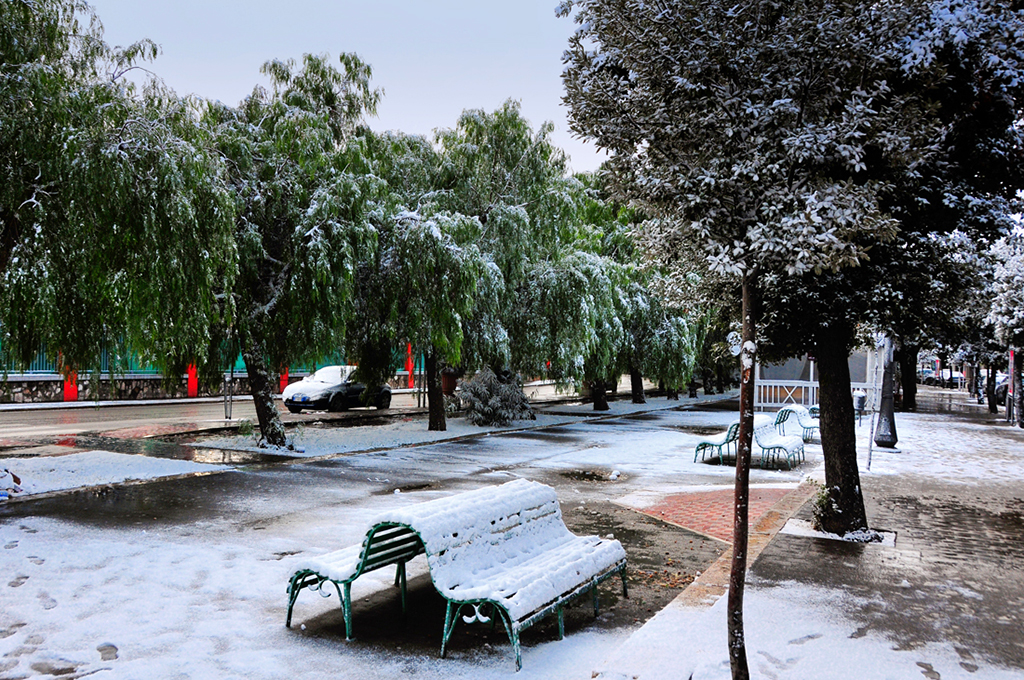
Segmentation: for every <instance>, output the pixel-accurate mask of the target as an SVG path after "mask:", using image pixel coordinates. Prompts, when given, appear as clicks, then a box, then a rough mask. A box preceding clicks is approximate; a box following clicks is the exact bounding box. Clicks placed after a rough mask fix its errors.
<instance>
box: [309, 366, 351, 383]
mask: <svg viewBox="0 0 1024 680" xmlns="http://www.w3.org/2000/svg"><path fill="white" fill-rule="evenodd" d="M353 368H354V367H353V366H324V367H323V368H321V369H320V370H319V371H317V372H316V373H314V374H313V375H311V376H309V379H310V380H315V381H317V382H322V383H328V384H330V385H340V384H341V383H343V382H345V380H346V379H348V376H349V375H350V374H351V373H352V369H353Z"/></svg>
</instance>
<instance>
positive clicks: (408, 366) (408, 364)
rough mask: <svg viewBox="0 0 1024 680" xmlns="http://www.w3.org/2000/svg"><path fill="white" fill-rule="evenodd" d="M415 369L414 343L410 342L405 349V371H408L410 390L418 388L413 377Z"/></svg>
mask: <svg viewBox="0 0 1024 680" xmlns="http://www.w3.org/2000/svg"><path fill="white" fill-rule="evenodd" d="M413 369H414V365H413V363H412V343H411V342H410V343H407V345H406V349H405V371H406V373H408V374H409V389H410V390H411V389H412V388H414V387H416V383H415V381H414V380H413V377H412V373H413Z"/></svg>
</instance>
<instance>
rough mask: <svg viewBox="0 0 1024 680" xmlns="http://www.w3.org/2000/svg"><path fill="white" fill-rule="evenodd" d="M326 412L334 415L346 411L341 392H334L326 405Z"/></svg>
mask: <svg viewBox="0 0 1024 680" xmlns="http://www.w3.org/2000/svg"><path fill="white" fill-rule="evenodd" d="M327 410H328V411H332V412H334V413H337V412H338V411H346V410H348V403H347V402H346V401H345V395H344V394H342V393H341V392H335V393H334V395H333V396H332V397H331V401H330V403H328V404H327Z"/></svg>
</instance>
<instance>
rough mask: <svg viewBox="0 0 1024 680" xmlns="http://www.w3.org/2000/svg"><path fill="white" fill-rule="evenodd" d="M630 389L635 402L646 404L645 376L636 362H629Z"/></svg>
mask: <svg viewBox="0 0 1024 680" xmlns="http://www.w3.org/2000/svg"><path fill="white" fill-rule="evenodd" d="M629 390H630V392H631V393H632V395H633V403H634V404H646V403H647V395H645V394H644V378H643V376H642V375H640V369H639V368H637V367H636V363H635V362H632V361H631V362H629Z"/></svg>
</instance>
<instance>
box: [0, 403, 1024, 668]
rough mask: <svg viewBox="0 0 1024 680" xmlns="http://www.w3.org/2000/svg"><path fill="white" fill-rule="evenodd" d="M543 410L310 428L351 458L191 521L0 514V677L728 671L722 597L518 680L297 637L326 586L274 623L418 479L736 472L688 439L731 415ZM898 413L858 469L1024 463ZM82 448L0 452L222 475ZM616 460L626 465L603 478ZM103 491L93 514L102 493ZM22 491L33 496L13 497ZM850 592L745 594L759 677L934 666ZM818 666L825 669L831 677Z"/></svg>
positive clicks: (281, 475)
mask: <svg viewBox="0 0 1024 680" xmlns="http://www.w3.org/2000/svg"><path fill="white" fill-rule="evenodd" d="M615 404H621V403H620V402H615ZM675 405H677V403H673V404H670V405H667V406H666V407H668V408H670V407H672V406H675ZM655 406H658V404H655ZM613 407H614V405H613ZM622 407H623V408H626V407H627V406H626V405H624V404H623V405H622ZM628 408H630V409H632V407H631V406H628ZM663 408H664V407H663ZM542 417H543V418H552V419H555V418H558V419H561V421H562V422H564V421H565V420H566V419H567V418H569V419H570V421H569V422H568V424H565V425H562V426H557V427H556V426H554V421H552V422H547V421H544V420H542V421H540V423H535V424H534V425H537V424H539V425H542V426H545V427H543V429H542V430H533V431H529V432H520V433H512V434H509V435H505V436H500V437H498V436H487V437H483V438H482V439H469V440H460V441H458V442H450V443H446V444H434V445H424V446H415V447H408V446H403V447H400V448H389V442H390V445H395V444H402V445H405V444H413V443H417V444H419V443H424V442H425V441H426V440H425V438H424V437H425V433H426V430H425V425H424V423H423V422H422V421H418V422H416V421H412V422H410V423H398V424H396V426H395V427H394V428H391V429H390V430H388V431H387V432H388V433H390V434H385V432H384V431H383V430H380V429H376V431H375V432H374V433H372V434H371V433H365V434H364V433H358V432H354V430H357V429H358V428H345V429H340V428H339V429H336V430H328V429H324V430H322V431H313V428H307V429H306V430H305V432H303V433H302V434H301V437H302V438H305V439H304V443H305V448H306V450H307V451H306V453H307V455H311V456H330V455H335V454H338V453H346V455H344V456H342V457H339V458H337V459H334V460H325V461H320V462H317V463H314V464H313V465H315V466H316V467H315V468H313V467H306V466H308V465H310V464H309V463H308V462H307V463H300V464H298V465H292V466H283V467H278V468H271V469H261V470H256V471H248V470H241V471H239V472H237V473H234V475H232V477H238V478H239V479H241V478H256V479H257V480H259V482H260V485H261V487H260V488H265V489H266V492H265V493H266V496H265V497H262V498H261V497H255V498H251V499H246V500H244V501H238V500H236V499H234V498H232V499H231V500H230V501H225V502H224V504H222V505H213V506H212V507H213V509H212V510H211V511H210V512H208V513H206V514H201V513H200V514H197V515H195V516H194V517H192V516H190V517H192V519H190V520H189V521H168V520H165V519H163V517H162V516H161V519H160V520H159V521H157V520H156V518H154V520H153V521H152V522H148V521H144V520H146V519H148V518H146V517H145V513H146V505H145V503H141V502H140V504H139V505H140V507H138V508H134V509H133V510H134V513H135V514H133V515H132V517H133V518H135V519H134V520H133V521H131V522H122V523H120V524H117V523H113V522H110V521H99V520H96V519H95V518H94V517H93V515H89V516H88V517H86V516H83V517H81V518H76V517H75V516H74V513H68V515H67V516H61V517H54V516H42V515H38V516H37V515H35V514H31V513H30V514H25V513H21V515H22V516H17V517H15V516H9V515H5V514H0V574H3V577H2V582H0V679H3V678H23V677H33V676H46V675H51V676H52V675H61V676H63V677H83V676H85V675H90V674H96V675H97V677H114V678H147V679H149V678H235V677H238V678H243V677H244V678H281V677H288V678H311V679H314V678H316V679H319V678H360V679H362V678H371V679H372V678H393V677H397V676H400V675H406V674H407V675H411V676H415V677H419V678H460V677H473V678H498V677H503V678H504V677H516V678H519V679H522V680H527V679H533V678H550V679H562V678H565V679H569V680H572V679H576V678H579V679H580V680H583V679H586V678H591V676H592V673H593V671H594V670H596V669H601V670H604V671H605V675H604V676H603V677H609V678H619V677H622V678H627V677H628V678H632V677H634V676H638V677H639V678H641V680H648V679H649V678H686V677H687V676H688V673H690V672H691V671H696V673H695V674H694V676H693V677H694V678H701V679H718V678H727V677H728V663H727V657H726V647H725V640H726V637H725V621H724V609H723V606H724V600H722V601H720V602H719V603H718V604H717V605H716V606H715V607H713V608H711V609H710V610H690V609H685V608H682V607H679V606H676V605H673V606H670V607H669V608H667V609H666V610H664V611H663V612H662V613H661V614H659V615H658V616H656V617H655V618H654V619H652V621H651V622H649V623H648V624H647V625H646V626H644V627H643V628H642V629H639V631H637V632H636V635H635V636H633V637H631V634H632V633H633V632H634V631H633V630H631V629H629V628H621V629H616V630H611V631H602V630H596V629H594V628H584V629H583V630H580V631H576V632H573V633H572V634H570V635H567V637H566V638H565V639H564V640H562V641H555V640H554V639H551V640H542V641H539V642H536V643H534V644H530V645H527V646H525V647H524V650H523V670H522V672H520V673H518V674H516V673H514V668H515V666H514V662H513V660H512V658H511V653H510V650H509V649H508V647H507V645H505V646H495V647H494V648H490V647H472V646H470V647H464V648H463V649H461V650H457V651H456V652H454V653H453V654H451V655H450V656H449V658H447V659H444V660H441V659H438V658H436V655H435V654H431V653H426V652H423V653H420V652H418V651H410V650H402V649H398V648H394V649H392V648H384V649H382V648H380V647H379V646H377V647H375V646H372V645H366V644H360V643H358V642H356V643H350V644H346V643H345V642H344V641H342V640H334V639H325V638H323V637H318V636H309V635H306V634H304V632H303V631H302V629H301V625H302V623H303V622H306V621H316V620H318V619H319V618H320V617H323V616H326V615H329V614H330V613H331V612H332V611H334V610H335V608H336V607H337V602H336V597H331V598H330V599H327V600H321V599H320V598H318V597H316V596H315V595H311V594H309V593H303V596H301V597H300V600H299V603H298V604H297V608H296V618H295V624H294V625H295V628H293V629H292V630H288V629H286V628H285V627H284V626H283V622H284V611H285V606H286V595H285V585H286V583H287V580H288V577H289V576H290V574H291V573H292V571H293V570H294V567H295V564H297V563H298V562H299V561H300V560H302V559H304V557H305V556H308V555H317V554H321V553H324V552H329V551H331V550H335V549H337V548H339V547H343V546H346V545H351V544H354V543H357V542H358V541H359V540H360V538H361V534H360V532H361V530H362V529H363V527H364V526H365V523H366V522H367V521H369V520H370V518H372V517H373V516H374V515H375V514H376V513H378V512H380V511H381V510H382V509H385V508H392V507H395V506H403V505H405V504H409V503H414V502H417V501H421V500H427V499H430V498H437V497H440V496H443V495H445V494H448V493H451V491H452V489H451V488H446V489H441V490H438V488H432V489H430V490H424V491H416V492H408V491H406V492H403V493H399V494H395V493H393V490H394V488H395V487H402V486H403V482H404V481H408V480H410V479H411V480H419V479H423V480H434V479H447V480H452V481H453V483H454V484H455V485H456V486H458V485H461V486H462V487H464V488H475V487H477V486H482V485H486V484H494V483H500V482H501V481H504V480H506V479H509V478H513V477H528V478H537V477H543V475H545V474H552V473H553V472H556V471H563V470H572V469H574V468H582V469H588V470H598V471H601V472H603V473H605V474H607V475H608V477H609V481H608V482H607V484H606V485H605V486H604V487H602V488H603V489H606V493H607V495H608V498H609V499H612V500H621V499H624V498H631V499H632V504H634V505H638V504H642V499H644V498H653V497H654V496H656V495H658V494H665V493H670V492H673V491H679V490H685V489H690V488H716V487H717V488H721V487H725V486H728V485H731V483H732V475H733V471H732V469H731V468H729V467H728V466H726V467H724V468H722V467H719V466H717V465H708V464H706V463H700V462H698V463H694V462H693V447H694V446H695V445H696V442H697V441H699V440H700V439H701V438H702V436H704V434H703V432H704V431H709V432H711V431H715V430H716V429H724V428H725V426H726V425H728V423H729V422H730V421H731V419H733V418H734V417H735V416H734V414H731V413H728V412H714V411H705V412H688V411H682V412H677V411H663V412H661V413H652V414H649V415H641V416H640V417H638V418H632V419H623V420H615V419H613V420H610V421H600V422H593V419H592V418H588V417H586V416H579V417H570V416H542ZM898 424H899V428H900V430H899V434H900V445H901V447H902V448H903V449H904V450H905V451H907V452H910V451H912V452H913V455H907V454H902V455H901V454H891V453H879V452H878V451H877V449H876V450H875V451H874V453H873V455H872V461H871V472H868V471H867V456H866V453H867V445H866V437H867V434H868V425H867V422H866V421H865V423H864V424H863V425H862V426H860V427H859V428H858V434H859V435H860V436H861V437H862V439H863V440H864V441H863V442H862V444H863V445H862V447H861V450H862V470H863V473H864V474H874V475H922V476H929V477H932V478H935V479H941V480H944V481H948V482H955V483H958V484H964V485H970V484H984V483H989V482H994V481H996V479H997V478H998V477H1000V476H1004V477H1003V481H1005V480H1006V479H1007V477H1006V476H1009V477H1008V478H1009V479H1010V480H1019V479H1020V477H1021V476H1022V472H1024V462H1022V460H1021V458H1020V456H1018V455H1014V453H1013V451H1014V449H1013V446H1012V443H1013V442H1012V441H1011V442H1010V444H1011V445H1009V446H1008V445H1002V444H1001V445H1000V446H998V447H993V446H992V440H993V439H992V438H993V437H999V436H1006V435H1005V433H999V434H993V433H991V432H989V431H988V430H986V428H985V426H983V425H977V426H975V425H973V424H971V423H963V422H960V421H956V422H955V423H951V421H950V420H949V419H948V418H946V417H944V416H928V415H902V414H901V415H900V416H899V421H898ZM450 426H451V427H452V428H453V429H452V430H450V431H449V433H448V436H449V437H450V436H451V435H452V434H455V433H456V432H458V431H459V430H456V429H454V428H458V427H461V426H460V425H459V423H458V421H450ZM411 430H415V432H411ZM402 433H405V434H402ZM1011 436H1015V435H1013V434H1012V433H1011ZM307 437H308V438H307ZM332 437H337V439H332ZM388 437H391V439H388ZM1017 441H1018V442H1020V440H1017ZM935 442H942V443H943V445H942V446H936V445H935ZM220 445H221V446H223V445H225V442H220ZM300 445H302V443H300ZM346 447H351V448H346ZM366 449H370V450H366ZM979 449H980V450H983V451H986V452H988V451H989V450H992V451H993V453H992V455H991V456H990V458H991V459H992V465H991V466H979V465H977V459H976V458H975V460H974V463H973V464H972V463H971V461H964V460H962V459H961V457H959V456H957V455H956V452H957V451H958V450H959V451H965V450H970V451H975V450H979ZM357 450H363V451H364V452H363V453H358V452H357ZM1022 450H1024V449H1022V448H1018V449H1017V451H1022ZM80 455H81V456H83V457H82V458H76V457H73V456H62V457H59V458H52V457H48V458H46V459H39V460H38V461H26V460H25V459H17V460H15V461H6V462H0V466H8V463H14V464H18V465H22V470H24V471H30V472H31V474H23V475H22V476H23V477H25V480H24V482H25V486H26V487H27V488H28V489H29V490H32V491H39V490H49V489H56V488H64V487H62V486H61V484H60V483H58V482H57V481H55V480H58V479H59V478H60V476H61V474H62V473H61V472H58V468H57V467H54V468H53V471H52V472H47V469H45V468H29V467H26V464H27V463H28V462H31V463H33V464H35V463H38V464H40V465H44V466H45V465H49V466H55V465H56V464H57V462H58V460H59V459H67V461H66V462H68V463H69V464H70V463H72V462H73V463H74V464H75V466H76V467H75V470H76V473H75V478H76V479H77V480H79V481H82V480H84V479H86V478H88V483H89V485H97V484H103V483H106V482H117V481H119V480H121V479H126V478H130V479H142V478H144V477H157V476H161V475H174V476H180V475H182V474H194V473H195V472H196V471H197V470H206V469H207V468H210V469H211V471H212V468H214V467H215V466H203V467H200V468H196V467H194V466H195V465H197V464H194V463H188V462H185V461H167V460H162V459H152V458H141V457H137V456H136V457H132V456H125V457H124V458H133V459H136V460H135V462H136V463H138V464H139V465H140V467H139V468H136V469H132V470H126V467H125V463H126V461H125V460H123V459H122V458H119V457H114V458H112V456H117V455H118V454H110V453H105V452H90V453H89V454H80ZM820 460H821V458H820V447H817V446H814V445H811V446H810V447H808V462H807V463H806V464H805V465H804V466H802V469H800V468H798V469H797V470H795V471H771V470H757V469H755V470H753V474H752V483H753V484H772V485H778V484H794V483H796V482H798V481H800V479H801V478H802V477H803V476H804V475H805V474H807V473H808V472H812V473H813V474H815V475H816V476H819V477H820V476H821V473H820V469H819V470H817V471H815V469H816V468H819V467H820ZM44 461H45V462H44ZM82 461H91V464H90V463H83V462H82ZM169 464H170V465H169ZM314 469H315V470H317V471H320V472H321V473H323V474H330V475H333V477H331V478H330V479H335V480H337V481H336V483H333V484H331V483H328V482H329V481H330V479H326V480H325V481H322V482H321V483H320V484H318V485H316V484H312V483H310V484H308V485H304V482H303V479H304V476H307V475H309V474H310V471H311V470H314ZM615 470H619V471H620V476H619V477H617V478H615V479H614V480H612V479H611V477H612V473H613V472H614V471H615ZM104 471H105V472H104ZM48 474H49V475H50V477H49V478H47V475H48ZM104 474H106V475H107V476H106V477H104ZM181 483H188V480H185V481H184V482H181ZM562 500H563V501H565V500H566V499H564V498H563V499H562ZM196 502H208V503H213V504H215V503H216V502H217V499H215V498H209V499H204V498H197V501H196ZM96 503H97V504H99V505H100V506H102V505H103V503H104V501H103V499H100V500H98V501H96ZM15 505H21V504H12V505H11V506H10V508H14V507H15ZM90 507H93V506H90ZM101 509H102V508H101ZM0 511H2V507H0ZM104 511H105V509H104ZM91 512H98V511H96V510H95V509H93V510H91ZM153 514H154V515H156V514H157V512H156V510H155V509H154V512H153ZM104 517H106V516H104ZM424 570H425V565H424V564H423V563H422V561H420V562H419V563H416V564H414V565H412V567H411V569H410V578H411V579H414V578H416V577H417V576H418V575H422V574H423V573H424ZM391 577H392V573H391V572H390V571H389V570H382V572H375V573H372V574H368V575H365V576H363V577H361V578H360V579H358V580H357V581H356V583H355V587H354V596H355V599H356V601H357V606H358V603H359V602H363V601H364V600H365V598H368V597H379V595H377V594H379V593H390V592H392V591H393V588H392V586H391V584H390V581H391ZM844 597H848V596H845V595H843V594H842V593H837V592H836V591H834V590H828V589H814V588H808V587H806V586H796V585H793V587H784V588H780V587H773V588H759V587H757V586H756V584H754V585H752V587H749V588H748V590H747V600H746V602H747V608H746V625H747V631H748V653H749V657H750V659H751V666H752V670H753V671H754V676H755V677H764V678H792V679H794V680H795V679H797V678H800V679H803V678H816V677H821V678H858V679H860V678H868V679H874V678H878V679H879V680H882V679H885V678H913V677H929V678H931V677H939V676H938V675H935V676H932V675H928V669H924V668H923V667H921V666H920V664H919V663H917V661H916V659H918V656H913V655H909V654H906V653H905V652H900V651H896V650H894V649H893V645H892V643H891V642H890V641H888V640H887V639H886V638H885V637H884V636H882V635H880V634H876V633H873V632H872V633H869V634H867V635H865V636H863V637H852V634H853V633H854V631H855V630H856V628H857V626H856V624H855V623H854V622H853V621H851V620H849V619H848V618H847V616H846V614H845V613H844V608H845V606H846V605H847V604H849V603H848V602H845V601H844ZM780 612H783V613H784V615H783V616H780ZM396 625H397V623H396ZM932 651H933V652H934V654H933V656H934V657H935V658H938V659H946V658H947V656H948V657H949V664H948V668H947V667H946V666H943V667H942V668H939V666H938V665H936V670H938V671H940V672H941V677H943V678H955V677H967V676H966V675H963V673H964V671H962V670H961V669H960V667H959V666H956V665H955V664H954V663H953V662H954V661H955V654H954V653H953V652H952V651H951V650H947V649H943V648H942V647H941V645H939V646H937V648H936V649H934V650H932ZM933 663H935V662H934V661H933ZM821 669H830V670H829V671H828V672H827V673H824V674H823V673H822V672H821ZM958 670H959V672H960V673H961V674H960V675H958V674H957V671H958ZM969 677H971V678H972V679H973V678H985V679H992V680H1002V679H1003V678H1011V677H1020V674H1019V672H1018V673H1012V672H1010V671H1004V670H1001V669H999V668H996V667H993V666H985V665H981V667H980V668H979V669H978V670H977V672H975V673H973V674H971V675H970V676H969Z"/></svg>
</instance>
